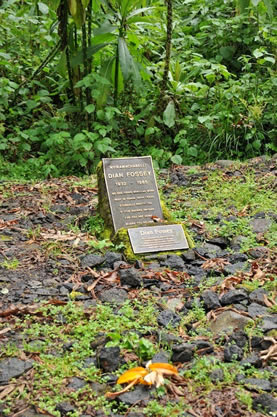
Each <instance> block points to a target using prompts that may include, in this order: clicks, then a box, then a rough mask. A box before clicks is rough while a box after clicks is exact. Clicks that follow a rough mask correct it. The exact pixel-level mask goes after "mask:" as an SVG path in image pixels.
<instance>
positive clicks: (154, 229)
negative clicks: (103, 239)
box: [128, 224, 189, 253]
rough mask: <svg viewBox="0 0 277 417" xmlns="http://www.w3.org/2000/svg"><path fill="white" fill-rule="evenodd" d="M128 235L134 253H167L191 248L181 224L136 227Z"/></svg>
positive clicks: (129, 230)
mask: <svg viewBox="0 0 277 417" xmlns="http://www.w3.org/2000/svg"><path fill="white" fill-rule="evenodd" d="M128 233H129V237H130V241H131V244H132V248H133V251H134V253H148V252H166V251H171V250H178V249H188V248H189V245H188V242H187V239H186V237H185V233H184V230H183V228H182V226H181V225H180V224H170V225H162V226H149V227H136V228H133V229H128Z"/></svg>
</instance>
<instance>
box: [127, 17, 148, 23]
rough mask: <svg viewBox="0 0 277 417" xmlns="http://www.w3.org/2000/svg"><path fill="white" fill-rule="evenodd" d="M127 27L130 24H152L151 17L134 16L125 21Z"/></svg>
mask: <svg viewBox="0 0 277 417" xmlns="http://www.w3.org/2000/svg"><path fill="white" fill-rule="evenodd" d="M127 21H128V25H131V24H132V23H133V24H134V23H151V24H152V23H153V17H150V16H134V17H131V18H130V19H128V20H127Z"/></svg>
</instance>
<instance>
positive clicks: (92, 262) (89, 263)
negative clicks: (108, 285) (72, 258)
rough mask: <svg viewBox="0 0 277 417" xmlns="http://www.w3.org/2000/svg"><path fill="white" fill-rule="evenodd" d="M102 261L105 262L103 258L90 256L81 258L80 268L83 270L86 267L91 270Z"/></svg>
mask: <svg viewBox="0 0 277 417" xmlns="http://www.w3.org/2000/svg"><path fill="white" fill-rule="evenodd" d="M104 261H105V258H104V256H101V255H94V254H90V255H86V256H84V257H82V258H81V266H82V267H83V268H86V267H90V268H93V267H95V266H98V265H101V264H102V263H103V262H104Z"/></svg>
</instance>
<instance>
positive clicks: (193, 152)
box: [188, 147, 198, 157]
mask: <svg viewBox="0 0 277 417" xmlns="http://www.w3.org/2000/svg"><path fill="white" fill-rule="evenodd" d="M188 155H190V156H194V157H196V156H197V155H198V151H197V148H195V147H192V148H189V149H188Z"/></svg>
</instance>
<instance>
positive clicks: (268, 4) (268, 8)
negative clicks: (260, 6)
mask: <svg viewBox="0 0 277 417" xmlns="http://www.w3.org/2000/svg"><path fill="white" fill-rule="evenodd" d="M263 1H264V4H265V7H266V13H267V14H268V16H269V17H270V19H272V18H273V7H272V3H271V0H263Z"/></svg>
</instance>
